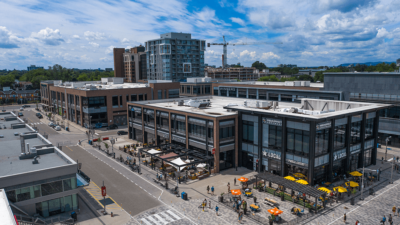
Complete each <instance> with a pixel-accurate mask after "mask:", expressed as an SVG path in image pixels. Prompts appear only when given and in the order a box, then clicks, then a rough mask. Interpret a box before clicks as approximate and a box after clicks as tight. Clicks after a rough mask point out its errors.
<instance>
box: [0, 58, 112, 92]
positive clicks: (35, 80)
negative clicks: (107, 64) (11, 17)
mask: <svg viewBox="0 0 400 225" xmlns="http://www.w3.org/2000/svg"><path fill="white" fill-rule="evenodd" d="M102 77H114V71H111V72H106V71H102V72H101V71H94V72H85V71H74V70H73V69H67V68H65V67H62V66H61V65H58V64H56V65H54V66H52V67H51V66H49V68H48V69H47V70H44V69H37V70H31V71H29V72H25V73H21V71H17V70H13V71H8V73H7V74H5V73H4V72H3V74H0V85H1V86H2V87H7V86H11V85H12V84H13V83H14V81H15V79H18V80H19V81H29V82H31V83H32V86H33V88H35V89H36V88H39V86H40V82H41V81H44V80H62V81H63V82H65V81H97V80H101V78H102Z"/></svg>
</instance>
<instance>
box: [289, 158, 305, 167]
mask: <svg viewBox="0 0 400 225" xmlns="http://www.w3.org/2000/svg"><path fill="white" fill-rule="evenodd" d="M286 162H288V163H293V164H296V165H299V166H305V167H307V166H308V165H307V164H305V163H303V162H297V161H294V160H292V159H286Z"/></svg>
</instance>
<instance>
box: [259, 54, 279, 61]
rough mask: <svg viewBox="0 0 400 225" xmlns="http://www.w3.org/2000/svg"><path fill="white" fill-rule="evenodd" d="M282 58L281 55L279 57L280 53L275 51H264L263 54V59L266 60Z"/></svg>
mask: <svg viewBox="0 0 400 225" xmlns="http://www.w3.org/2000/svg"><path fill="white" fill-rule="evenodd" d="M280 58H281V57H279V56H278V55H276V54H274V53H273V52H264V53H263V54H262V55H261V59H265V60H268V59H280Z"/></svg>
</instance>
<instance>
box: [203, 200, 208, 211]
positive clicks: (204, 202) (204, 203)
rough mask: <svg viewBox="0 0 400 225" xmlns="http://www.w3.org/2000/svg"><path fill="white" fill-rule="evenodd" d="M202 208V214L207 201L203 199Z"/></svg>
mask: <svg viewBox="0 0 400 225" xmlns="http://www.w3.org/2000/svg"><path fill="white" fill-rule="evenodd" d="M202 206H203V212H204V208H205V207H206V206H207V200H206V199H204V201H203V204H202Z"/></svg>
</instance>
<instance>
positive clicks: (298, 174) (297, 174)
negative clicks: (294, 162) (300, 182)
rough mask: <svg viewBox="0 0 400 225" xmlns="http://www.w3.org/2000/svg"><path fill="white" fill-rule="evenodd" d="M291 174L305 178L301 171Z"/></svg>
mask: <svg viewBox="0 0 400 225" xmlns="http://www.w3.org/2000/svg"><path fill="white" fill-rule="evenodd" d="M293 176H295V177H300V178H305V177H306V176H305V175H304V174H301V173H295V174H293Z"/></svg>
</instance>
